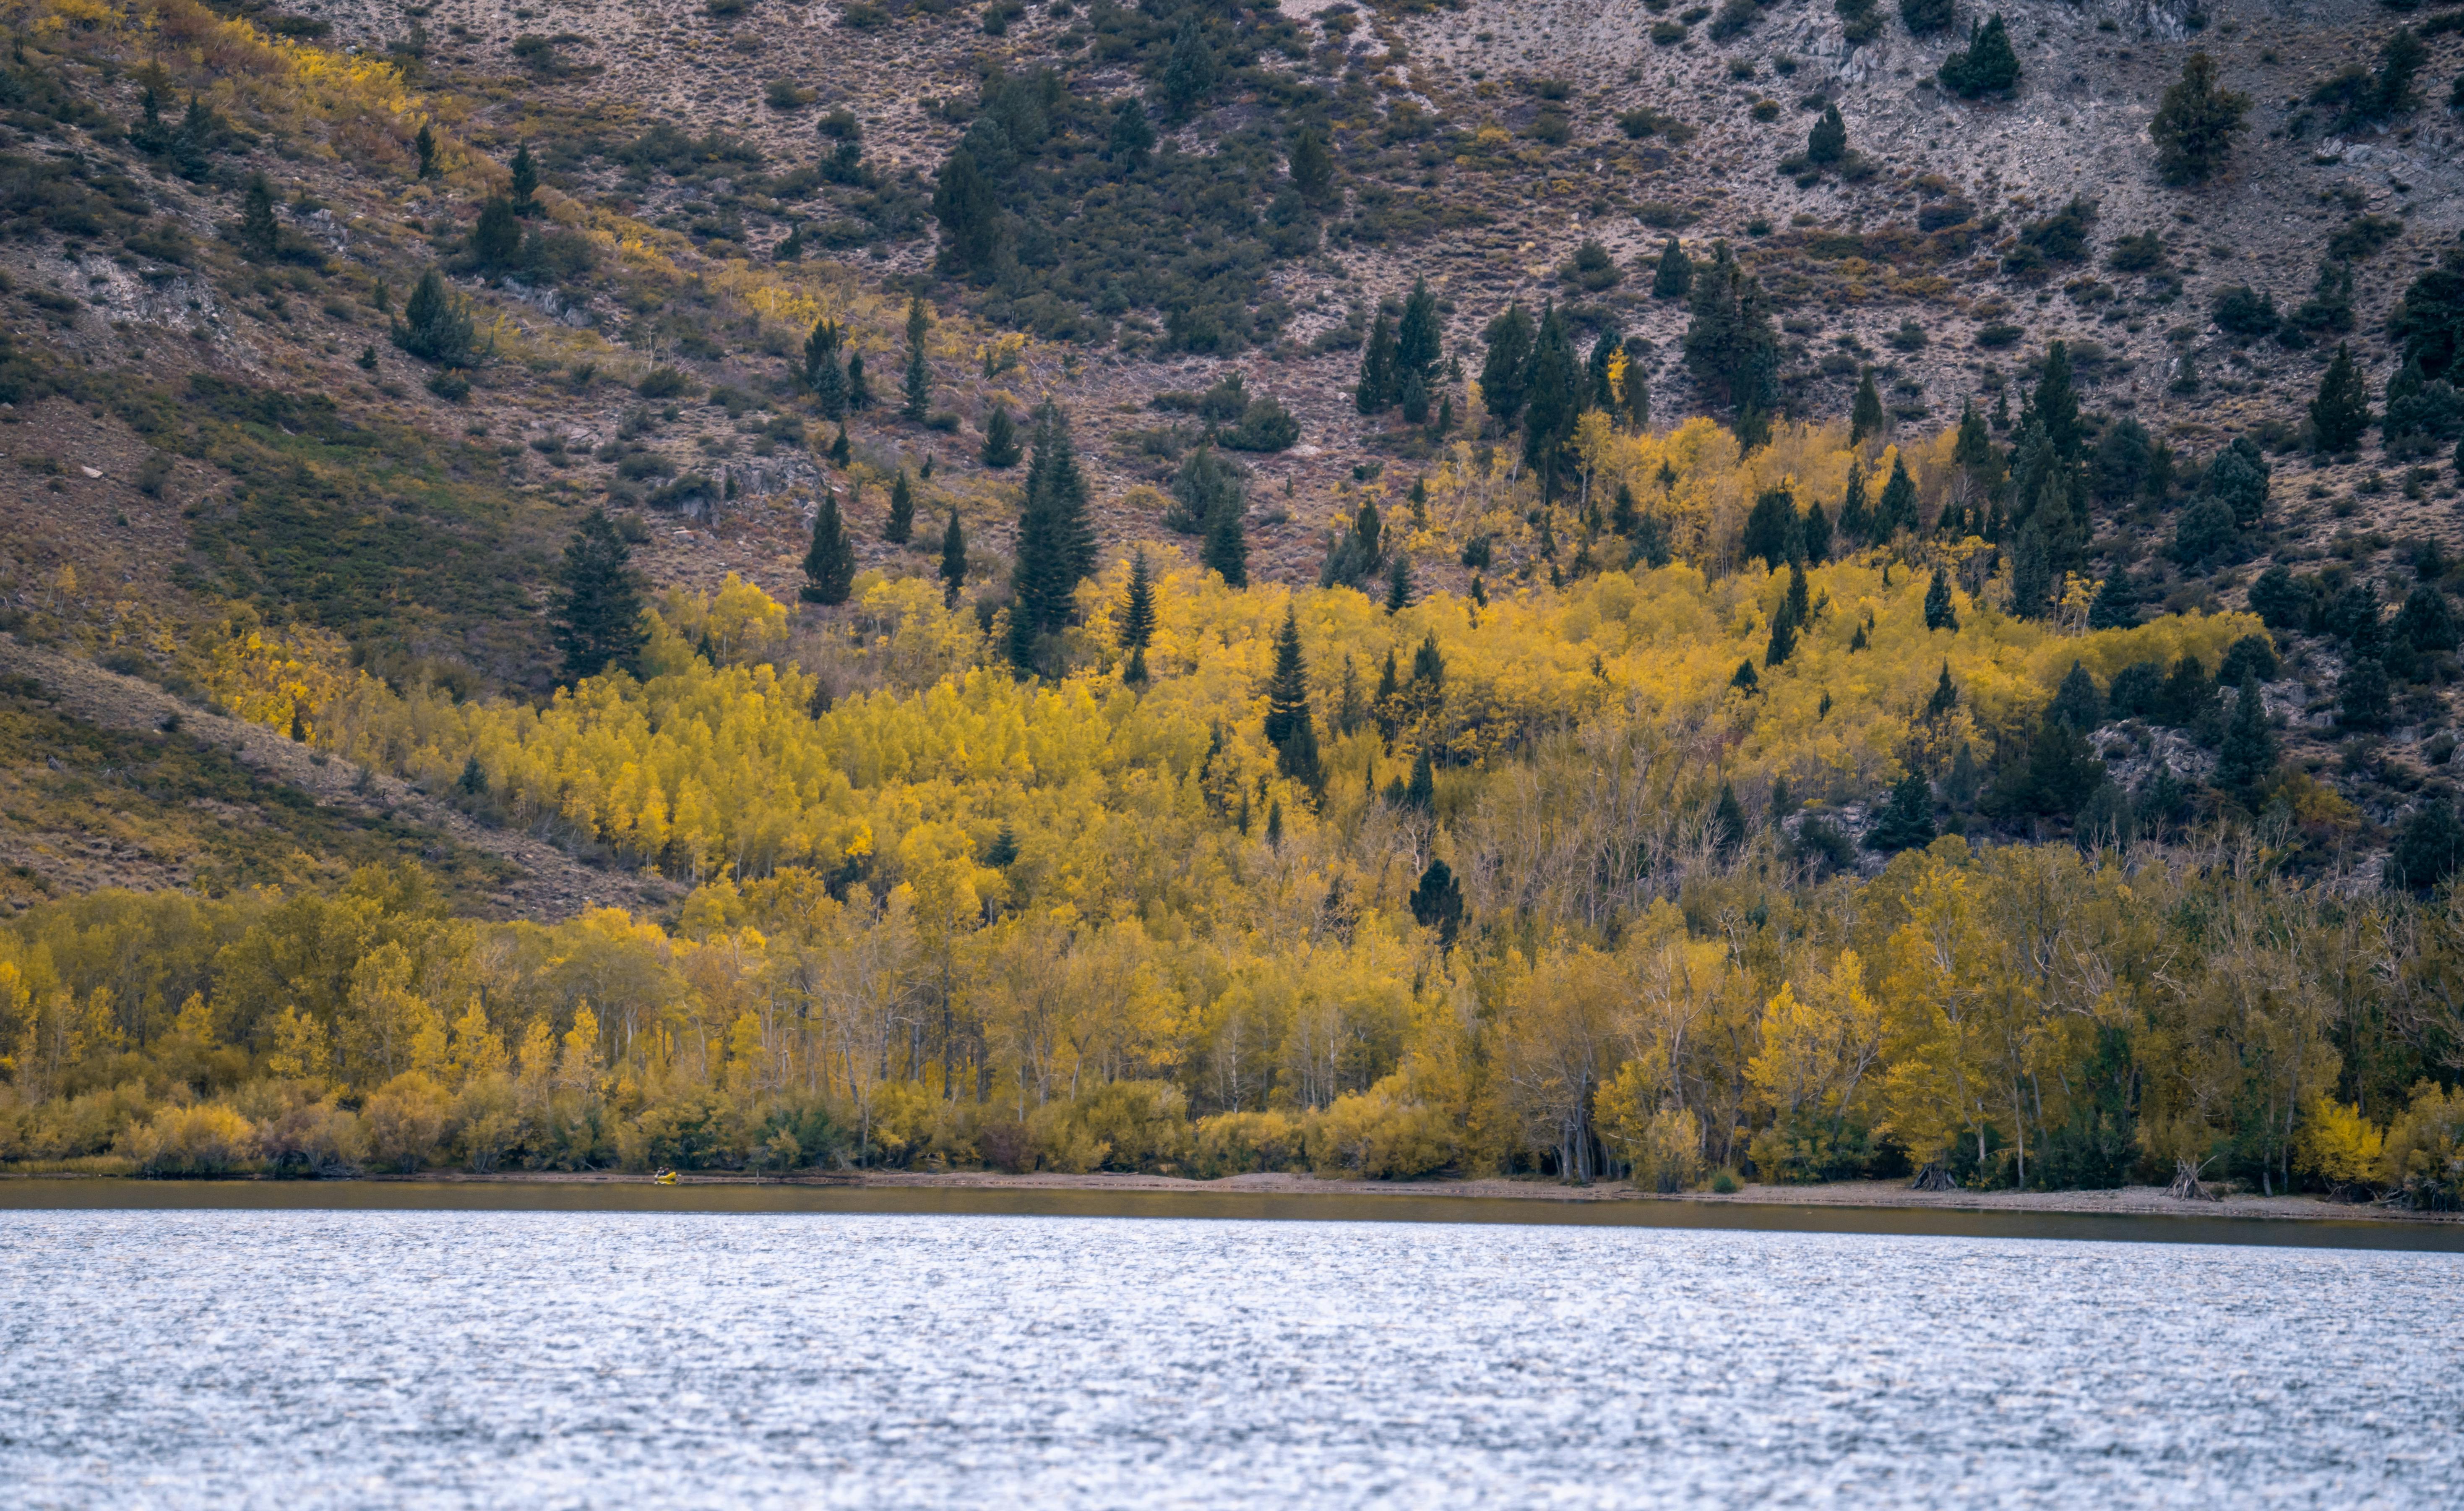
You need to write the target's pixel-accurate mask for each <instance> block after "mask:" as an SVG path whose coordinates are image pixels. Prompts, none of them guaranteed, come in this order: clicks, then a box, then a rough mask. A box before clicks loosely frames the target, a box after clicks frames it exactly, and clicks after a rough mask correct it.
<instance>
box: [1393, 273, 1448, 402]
mask: <svg viewBox="0 0 2464 1511" xmlns="http://www.w3.org/2000/svg"><path fill="white" fill-rule="evenodd" d="M1442 337H1443V331H1442V329H1441V326H1440V324H1439V322H1438V297H1437V296H1436V295H1435V294H1432V293H1430V292H1429V280H1428V279H1427V278H1414V279H1413V280H1412V293H1411V297H1410V298H1408V299H1406V300H1403V322H1402V324H1401V325H1400V326H1398V327H1397V329H1396V332H1395V367H1396V370H1397V371H1398V372H1400V373H1403V374H1404V375H1406V376H1407V377H1410V376H1418V377H1419V379H1420V380H1421V382H1422V383H1423V384H1427V383H1429V382H1432V381H1434V380H1435V379H1436V377H1437V375H1438V364H1439V358H1440V356H1441V354H1442V353H1441V340H1442ZM1416 423H1417V422H1416Z"/></svg>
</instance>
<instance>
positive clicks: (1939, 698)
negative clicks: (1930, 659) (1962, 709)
mask: <svg viewBox="0 0 2464 1511" xmlns="http://www.w3.org/2000/svg"><path fill="white" fill-rule="evenodd" d="M1958 706H1959V686H1958V684H1957V683H1955V682H1953V681H1952V680H1951V679H1950V662H1949V661H1948V660H1945V661H1944V662H1943V663H1942V678H1941V679H1940V680H1938V681H1936V682H1935V683H1934V684H1933V696H1932V697H1930V698H1928V699H1926V700H1925V722H1927V723H1939V722H1942V721H1943V720H1944V719H1946V718H1948V717H1949V715H1950V711H1951V710H1952V709H1954V708H1957V707H1958Z"/></svg>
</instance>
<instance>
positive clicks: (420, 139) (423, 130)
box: [188, 95, 444, 179]
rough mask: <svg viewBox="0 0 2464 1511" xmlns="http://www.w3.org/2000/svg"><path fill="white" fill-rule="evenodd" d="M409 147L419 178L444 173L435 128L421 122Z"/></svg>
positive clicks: (193, 106) (192, 108)
mask: <svg viewBox="0 0 2464 1511" xmlns="http://www.w3.org/2000/svg"><path fill="white" fill-rule="evenodd" d="M196 111H197V101H196V97H195V96H193V95H192V96H190V97H189V98H188V113H189V114H190V115H194V114H196ZM411 146H412V148H413V149H414V150H415V151H417V152H418V154H419V176H420V177H421V178H424V179H425V178H434V177H436V176H437V175H438V174H440V173H442V172H443V171H444V169H443V168H442V167H439V166H438V165H437V162H436V128H435V127H433V126H431V125H429V124H428V123H427V122H424V121H423V122H420V126H419V135H418V136H416V137H414V138H412V139H411Z"/></svg>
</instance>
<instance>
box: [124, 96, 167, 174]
mask: <svg viewBox="0 0 2464 1511" xmlns="http://www.w3.org/2000/svg"><path fill="white" fill-rule="evenodd" d="M128 144H129V145H130V146H133V147H135V148H136V149H137V150H138V151H140V152H143V153H144V154H145V155H146V156H147V157H161V156H162V155H163V154H165V153H166V152H168V151H169V150H170V149H171V128H170V127H169V126H168V125H165V123H164V122H163V97H162V96H160V95H158V94H156V93H155V92H154V86H153V85H151V84H148V85H146V86H145V93H144V96H143V98H141V99H140V100H138V101H137V123H136V124H135V125H133V126H130V127H129V128H128Z"/></svg>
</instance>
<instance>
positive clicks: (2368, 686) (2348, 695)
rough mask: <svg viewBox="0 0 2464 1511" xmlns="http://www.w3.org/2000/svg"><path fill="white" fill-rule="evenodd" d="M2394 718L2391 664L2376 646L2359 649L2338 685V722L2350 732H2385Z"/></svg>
mask: <svg viewBox="0 0 2464 1511" xmlns="http://www.w3.org/2000/svg"><path fill="white" fill-rule="evenodd" d="M2392 714H2393V705H2392V703H2391V702H2390V700H2389V699H2388V697H2387V663H2386V661H2385V660H2384V659H2383V658H2382V657H2381V656H2379V655H2378V648H2377V646H2376V645H2375V644H2370V645H2366V646H2364V645H2356V646H2355V647H2354V650H2353V657H2352V659H2351V660H2349V661H2347V662H2346V663H2345V664H2344V675H2343V677H2342V678H2338V679H2337V682H2336V720H2337V722H2339V723H2341V724H2343V726H2344V727H2345V728H2347V729H2384V728H2386V727H2387V720H2388V719H2389V718H2390V717H2391V716H2392Z"/></svg>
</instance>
